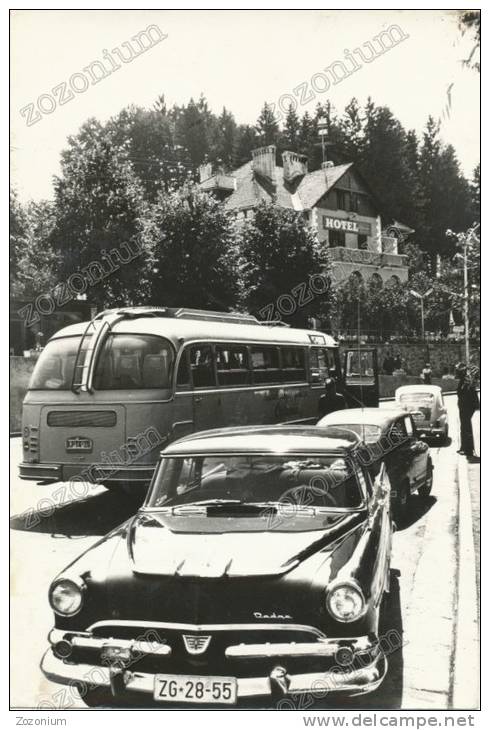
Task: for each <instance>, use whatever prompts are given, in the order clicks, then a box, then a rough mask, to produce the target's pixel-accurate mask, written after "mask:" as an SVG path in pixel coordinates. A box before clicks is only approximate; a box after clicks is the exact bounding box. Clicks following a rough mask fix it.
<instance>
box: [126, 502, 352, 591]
mask: <svg viewBox="0 0 490 730" xmlns="http://www.w3.org/2000/svg"><path fill="white" fill-rule="evenodd" d="M356 518H357V519H356ZM269 519H270V520H272V521H273V520H274V516H271V517H270V518H269ZM308 522H310V523H313V525H311V524H310V525H308ZM301 523H302V524H301ZM270 524H271V523H270V522H269V526H270ZM272 524H274V523H273V522H272ZM355 524H359V514H353V513H334V512H330V513H328V514H324V515H322V516H321V517H319V516H316V517H314V518H313V517H310V518H309V520H308V518H305V517H299V518H298V517H296V518H295V519H294V520H291V521H290V522H289V523H288V528H289V529H284V528H285V525H280V524H279V525H276V527H275V528H274V529H267V527H268V525H267V519H264V517H263V516H262V517H245V518H241V517H233V518H230V517H197V516H194V517H176V516H169V515H165V514H161V513H160V514H159V513H157V512H155V513H150V514H145V513H143V514H140V515H137V516H136V518H135V519H134V520H133V522H132V523H131V525H130V528H129V533H128V542H127V545H128V552H129V558H130V561H131V567H132V569H133V572H134V573H140V574H150V575H161V576H181V577H200V578H221V577H225V576H226V577H244V576H259V575H280V574H282V573H285V572H287V571H289V570H291V569H292V568H294V567H296V566H297V565H298V564H299V563H301V562H302V561H303V560H305V559H306V558H308V557H309V556H311V555H312V554H313V553H315V552H318V551H320V550H322V551H323V550H325V549H327V551H329V550H328V549H329V548H330V549H333V547H334V546H335V545H336V544H337V543H338V541H339V540H341V539H342V537H343V536H344V535H345V534H346V533H347V532H348V531H349V530H350V529H352V527H353V526H354V525H355ZM301 527H302V528H303V529H301ZM312 527H314V528H316V529H311V528H312ZM281 528H282V529H281Z"/></svg>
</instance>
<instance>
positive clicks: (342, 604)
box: [326, 582, 366, 623]
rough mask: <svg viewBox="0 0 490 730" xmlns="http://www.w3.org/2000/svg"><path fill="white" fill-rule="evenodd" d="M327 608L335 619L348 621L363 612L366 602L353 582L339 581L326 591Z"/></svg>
mask: <svg viewBox="0 0 490 730" xmlns="http://www.w3.org/2000/svg"><path fill="white" fill-rule="evenodd" d="M326 605H327V610H328V612H329V613H330V615H331V616H332V617H333V618H334V619H335V620H336V621H342V622H343V623H350V622H351V621H356V620H357V619H358V618H360V617H361V616H362V614H363V613H364V609H365V607H366V602H365V600H364V596H363V595H362V591H361V589H360V588H359V587H358V586H357V585H356V584H355V583H350V582H346V583H340V584H338V585H336V586H333V587H332V588H331V589H329V590H328V591H327V597H326Z"/></svg>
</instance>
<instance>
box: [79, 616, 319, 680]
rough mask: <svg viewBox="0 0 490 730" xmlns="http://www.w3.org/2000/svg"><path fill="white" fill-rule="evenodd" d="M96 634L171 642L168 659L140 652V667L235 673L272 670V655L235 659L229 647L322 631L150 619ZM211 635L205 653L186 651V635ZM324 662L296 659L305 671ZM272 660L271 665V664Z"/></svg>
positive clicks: (314, 636)
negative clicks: (176, 624) (196, 627)
mask: <svg viewBox="0 0 490 730" xmlns="http://www.w3.org/2000/svg"><path fill="white" fill-rule="evenodd" d="M91 633H92V635H93V636H96V637H100V638H112V639H134V640H135V641H136V646H137V645H138V642H141V641H149V642H150V643H151V642H152V641H154V642H155V641H158V642H161V643H164V644H168V645H169V646H170V647H171V649H172V654H171V657H170V658H169V659H160V658H158V657H154V656H151V655H146V656H140V657H139V658H138V659H137V662H136V665H137V666H135V667H134V669H135V670H137V671H148V672H158V671H160V672H161V671H172V672H177V673H179V672H180V673H190V674H193V673H194V674H195V673H196V672H198V671H199V668H201V669H202V671H204V672H209V673H212V672H215V673H218V674H219V673H225V674H226V672H230V671H231V670H232V671H233V674H234V676H237V677H239V676H248V675H249V674H250V670H251V668H254V669H257V670H258V669H259V668H262V669H263V668H264V667H267V668H268V669H269V670H270V669H272V668H273V666H274V660H272V659H270V660H269V659H263V658H262V659H256V660H254V659H248V660H247V661H244V660H234V659H233V658H230V657H226V656H225V652H226V649H227V647H229V646H236V645H239V644H265V643H266V642H270V643H282V644H284V643H301V642H311V643H316V642H317V640H318V638H319V635H321V634H320V632H318V631H317V630H316V629H314V628H310V627H308V626H294V625H291V626H288V625H283V626H281V628H274V626H270V627H269V626H265V627H264V628H262V629H259V628H257V627H256V626H254V625H253V624H245V625H239V626H230V627H220V628H214V627H213V626H212V625H206V626H204V627H200V630H193V629H192V628H191V627H190V626H185V625H182V627H180V626H179V627H175V628H174V627H173V626H172V627H167V626H164V625H158V624H155V625H154V627H152V625H151V623H149V622H148V623H145V625H144V627H142V626H137V625H127V624H126V625H119V624H118V623H117V622H115V623H114V624H113V623H112V622H111V623H105V622H103V625H95V626H94V627H93V628H92V629H91ZM184 635H191V636H196V637H198V636H210V637H211V639H210V641H209V645H208V647H207V649H206V651H204V652H203V653H202V654H191V653H189V652H188V651H187V649H186V646H185V643H184V639H183V636H184ZM322 662H323V666H324V665H325V659H323V660H321V659H319V660H316V659H314V658H311V657H310V658H305V659H296V660H295V665H296V667H297V668H300V667H301V669H302V671H313V670H312V669H311V668H312V667H314V666H316V664H317V663H318V666H320V665H322ZM269 664H270V667H269ZM275 664H277V660H275Z"/></svg>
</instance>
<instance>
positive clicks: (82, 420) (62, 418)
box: [48, 411, 117, 428]
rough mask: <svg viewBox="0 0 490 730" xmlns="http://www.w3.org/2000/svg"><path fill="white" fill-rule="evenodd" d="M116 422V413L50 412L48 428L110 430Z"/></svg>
mask: <svg viewBox="0 0 490 730" xmlns="http://www.w3.org/2000/svg"><path fill="white" fill-rule="evenodd" d="M116 422H117V414H116V412H115V411H71V412H70V411H50V412H49V413H48V426H54V427H68V428H72V427H74V428H76V427H77V426H86V427H89V426H91V427H93V428H110V427H111V426H115V425H116Z"/></svg>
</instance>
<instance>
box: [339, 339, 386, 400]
mask: <svg viewBox="0 0 490 730" xmlns="http://www.w3.org/2000/svg"><path fill="white" fill-rule="evenodd" d="M343 385H344V394H345V399H346V402H347V407H348V408H361V407H364V406H366V407H367V406H374V407H377V406H378V405H379V375H378V354H377V351H376V348H359V347H353V348H352V349H350V350H345V351H344V368H343Z"/></svg>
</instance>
